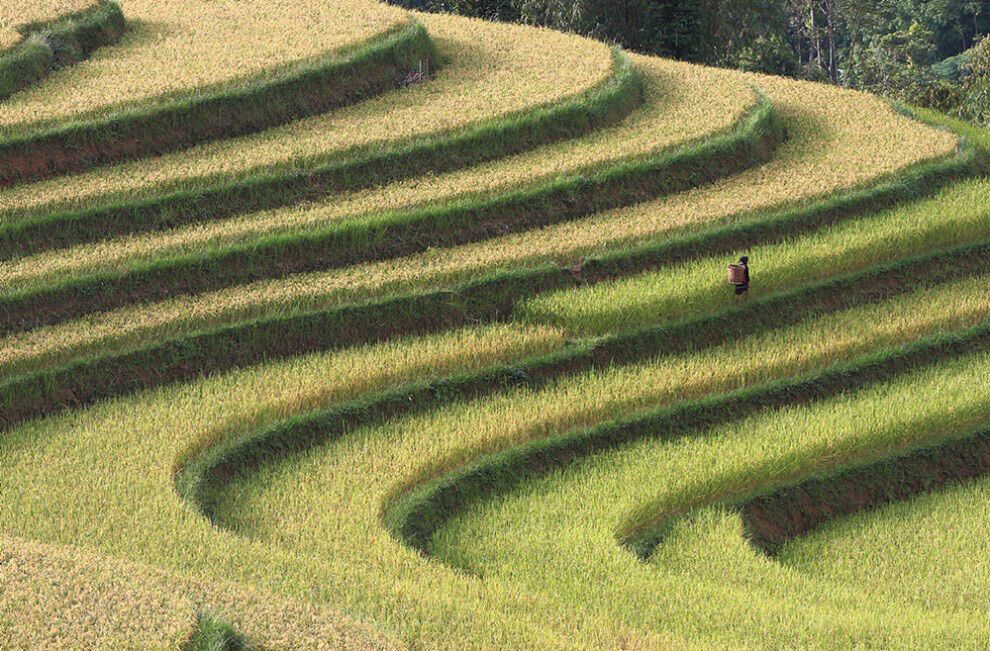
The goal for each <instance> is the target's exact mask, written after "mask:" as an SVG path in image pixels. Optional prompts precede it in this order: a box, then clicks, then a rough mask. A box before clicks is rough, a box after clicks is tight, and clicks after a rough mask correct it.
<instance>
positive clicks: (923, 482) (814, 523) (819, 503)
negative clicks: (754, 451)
mask: <svg viewBox="0 0 990 651" xmlns="http://www.w3.org/2000/svg"><path fill="white" fill-rule="evenodd" d="M987 475H990V431H987V430H985V429H982V430H979V431H975V432H970V433H969V434H968V435H966V436H963V437H960V438H958V439H955V440H950V441H948V442H944V443H940V444H938V445H925V446H922V447H917V448H914V449H911V450H909V451H907V452H904V451H900V452H899V453H898V454H895V455H893V456H890V457H888V458H884V459H882V460H880V461H877V462H874V463H866V464H860V465H855V466H850V467H842V468H839V469H837V471H836V469H833V470H832V471H831V472H826V473H822V474H821V475H816V476H814V477H809V478H806V479H805V480H804V481H801V482H799V483H796V484H793V485H791V486H787V487H785V488H778V489H774V490H773V491H772V492H769V493H765V494H762V495H758V496H756V497H751V498H749V499H746V500H745V501H743V502H741V503H735V504H732V505H731V506H733V507H736V508H738V509H739V510H740V511H741V513H742V516H743V523H744V525H745V530H746V536H747V538H748V539H749V541H750V542H751V543H752V544H753V545H755V546H756V547H757V548H759V549H761V550H762V551H764V552H765V553H766V554H768V555H770V556H773V555H775V554H776V553H777V552H778V551H779V549H780V547H781V546H782V545H783V544H784V543H786V542H787V541H789V540H792V539H794V538H798V537H799V536H803V535H806V534H808V533H809V532H811V531H813V530H814V529H816V528H818V527H820V526H822V525H824V524H826V523H827V522H829V521H831V520H834V519H837V518H841V517H846V516H850V515H853V514H855V513H859V512H862V511H867V510H873V509H877V508H881V507H883V506H885V505H888V504H892V503H894V502H901V501H906V500H909V499H913V498H915V497H918V496H920V495H923V494H926V493H930V492H933V491H936V490H939V489H943V488H947V487H949V486H953V485H956V484H960V483H963V482H965V481H968V480H972V479H978V478H981V477H985V476H987Z"/></svg>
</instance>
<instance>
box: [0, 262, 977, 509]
mask: <svg viewBox="0 0 990 651" xmlns="http://www.w3.org/2000/svg"><path fill="white" fill-rule="evenodd" d="M988 262H990V243H986V244H984V245H980V246H967V247H965V248H963V249H960V250H957V251H954V252H951V253H946V254H943V255H941V256H939V257H933V256H925V257H923V258H915V259H912V260H908V261H902V262H899V263H897V264H893V265H887V266H885V267H883V268H878V269H874V270H870V271H869V272H863V273H859V274H855V275H853V276H849V277H845V278H841V279H836V280H832V281H829V282H826V283H819V284H817V285H814V286H811V287H806V288H802V289H801V290H798V291H795V292H788V293H786V294H782V295H779V296H776V297H769V298H765V299H761V300H759V301H754V302H753V303H750V304H748V305H745V306H740V307H736V308H732V309H730V310H728V311H725V312H723V313H720V314H717V315H713V316H709V317H703V318H695V319H688V320H682V321H679V322H676V323H672V324H669V325H664V326H659V327H653V328H648V329H644V330H641V331H637V332H632V333H625V334H619V335H611V336H608V337H603V338H600V339H593V340H585V341H581V342H574V343H573V344H572V345H571V346H569V347H568V348H566V349H564V350H561V351H558V352H556V353H552V354H550V355H545V356H540V357H537V358H534V359H530V360H525V361H523V362H521V363H519V364H515V365H504V366H499V367H494V368H489V369H486V370H484V371H481V372H479V373H472V374H467V375H459V376H455V377H450V378H445V379H441V380H437V381H433V382H425V383H418V384H413V385H410V386H406V387H401V388H398V389H395V390H393V391H389V392H385V393H383V394H380V395H377V396H368V397H366V398H362V399H360V400H357V401H353V402H349V403H346V404H343V405H338V406H336V407H334V408H332V409H329V410H323V411H319V412H316V413H310V414H304V415H300V416H297V417H294V418H291V419H288V420H286V421H283V422H281V423H279V424H278V425H276V426H275V427H273V428H271V429H268V430H264V431H259V432H254V433H252V434H251V435H250V436H247V437H244V438H238V439H235V440H230V441H225V442H223V443H222V444H220V445H217V446H214V447H212V448H209V449H207V450H204V451H202V452H200V453H199V454H198V455H197V456H195V457H193V458H191V459H189V460H187V461H186V463H185V464H184V465H183V467H182V468H181V470H180V472H179V473H178V476H177V485H178V489H179V492H180V493H181V494H182V495H183V496H184V497H186V498H187V499H189V500H190V501H192V502H193V503H195V504H197V505H198V506H199V507H200V508H201V509H202V510H203V512H204V513H206V514H207V515H208V516H211V517H212V515H213V513H214V508H215V504H216V499H217V497H216V496H217V495H219V494H220V492H221V489H222V487H223V485H224V484H226V483H227V482H228V481H229V479H230V478H231V477H232V476H234V475H235V474H236V473H239V472H243V471H244V470H245V469H247V468H252V467H257V466H259V465H261V464H268V463H271V462H272V460H273V459H276V458H278V457H280V456H283V455H287V454H296V453H299V452H301V451H304V450H307V449H310V448H312V447H313V446H315V445H317V444H319V443H322V442H324V441H326V440H331V439H333V438H335V437H337V436H340V435H342V434H344V433H346V432H349V431H353V430H354V429H355V428H356V427H359V426H365V425H368V424H369V423H373V422H382V421H384V420H388V419H390V418H395V417H398V416H406V415H409V414H411V413H416V412H421V411H424V410H427V409H431V408H435V407H437V406H440V405H443V404H448V403H450V402H453V401H458V400H469V399H475V398H478V397H480V396H484V395H489V394H492V393H494V392H497V391H501V390H503V389H506V388H509V387H515V386H527V387H530V388H534V387H538V386H542V385H544V384H546V383H547V382H549V381H551V380H554V379H557V378H560V377H562V376H565V375H571V374H576V373H580V372H586V371H589V370H592V369H595V368H605V367H607V366H610V365H615V364H628V363H634V362H638V361H643V360H646V359H652V358H655V357H658V356H667V355H676V354H680V353H685V352H688V351H696V350H701V349H705V348H708V347H712V346H716V345H718V344H720V343H724V342H727V341H732V340H736V339H739V338H742V337H745V336H747V335H752V334H755V333H759V332H762V331H764V330H766V329H770V328H780V327H785V326H789V325H794V324H797V323H800V322H805V321H808V320H813V319H815V318H818V317H820V316H822V315H824V314H830V313H836V312H839V311H843V310H847V309H850V308H852V307H856V306H860V305H865V304H869V303H875V302H879V301H882V300H886V299H889V298H892V297H894V296H897V295H899V294H903V293H907V292H910V291H913V290H916V289H918V287H919V286H926V285H936V284H940V283H943V282H949V281H951V280H957V279H960V278H965V277H969V276H978V275H980V274H982V273H984V272H985V269H986V267H987V263H988ZM796 304H800V305H802V308H803V309H802V310H795V309H794V305H796ZM5 393H7V392H6V391H5ZM11 395H23V389H17V390H14V391H13V392H11Z"/></svg>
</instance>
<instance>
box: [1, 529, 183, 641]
mask: <svg viewBox="0 0 990 651" xmlns="http://www.w3.org/2000/svg"><path fill="white" fill-rule="evenodd" d="M156 574H160V572H159V573H156V572H153V571H149V570H148V569H147V568H143V569H140V570H139V569H138V566H136V565H134V564H133V563H124V562H117V561H112V560H110V559H108V558H106V557H104V556H100V555H97V554H95V553H91V552H85V551H82V550H74V549H69V548H64V547H56V546H52V545H43V544H40V543H33V542H28V541H23V540H17V539H13V538H9V537H3V538H0V649H25V650H27V649H113V648H117V649H178V648H179V646H180V645H181V644H182V643H183V642H185V641H186V640H188V639H189V638H190V636H191V635H192V633H193V631H194V629H195V626H196V609H195V606H194V604H193V602H192V601H191V600H189V599H188V598H187V597H185V596H183V595H180V594H177V593H176V592H175V591H173V590H170V589H167V588H166V586H165V585H164V584H163V582H162V581H161V579H160V577H159V576H156Z"/></svg>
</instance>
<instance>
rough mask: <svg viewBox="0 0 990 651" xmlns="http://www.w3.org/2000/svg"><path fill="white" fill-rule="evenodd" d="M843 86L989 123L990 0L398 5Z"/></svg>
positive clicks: (524, 0)
mask: <svg viewBox="0 0 990 651" xmlns="http://www.w3.org/2000/svg"><path fill="white" fill-rule="evenodd" d="M393 2H395V3H396V4H401V5H403V6H406V7H410V8H414V9H422V10H426V11H447V12H453V13H458V14H462V15H467V16H475V17H481V18H488V19H495V20H503V21H512V22H521V23H526V24H532V25H542V26H546V27H553V28H555V29H561V30H564V31H570V32H576V33H578V34H584V35H586V36H592V37H595V38H598V39H602V40H605V41H608V42H613V43H616V44H618V45H621V46H622V47H625V48H627V49H630V50H634V51H638V52H645V53H648V54H656V55H659V56H665V57H672V58H676V59H681V60H685V61H692V62H696V63H703V64H707V65H715V66H722V67H731V68H738V69H741V70H746V71H751V72H764V73H769V74H777V75H786V76H790V77H797V78H803V79H811V80H815V81H823V82H830V83H834V84H841V85H844V86H848V87H851V88H858V89H863V90H868V91H871V92H876V93H879V94H882V95H886V96H888V97H892V98H894V99H897V100H900V101H905V102H910V103H914V104H920V105H924V106H930V107H933V108H937V109H940V110H943V111H946V112H949V113H954V114H956V115H959V116H960V117H964V118H967V119H972V120H976V121H979V122H982V123H984V124H990V39H987V38H986V35H987V34H990V0H393Z"/></svg>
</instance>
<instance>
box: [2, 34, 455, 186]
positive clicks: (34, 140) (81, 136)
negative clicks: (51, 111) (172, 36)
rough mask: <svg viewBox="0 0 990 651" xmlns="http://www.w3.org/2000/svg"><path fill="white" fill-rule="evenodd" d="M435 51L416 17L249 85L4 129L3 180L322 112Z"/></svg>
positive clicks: (379, 88)
mask: <svg viewBox="0 0 990 651" xmlns="http://www.w3.org/2000/svg"><path fill="white" fill-rule="evenodd" d="M435 59H436V55H435V52H434V48H433V44H432V42H431V40H430V37H429V35H428V34H427V32H426V28H425V27H423V26H422V25H421V24H419V23H418V22H415V21H410V22H408V23H406V24H404V25H400V26H398V27H397V28H394V29H392V30H390V31H388V32H387V33H386V34H384V35H383V36H380V37H377V38H375V39H373V40H372V41H370V42H368V43H365V44H363V45H362V46H359V47H357V48H355V49H353V50H352V51H349V52H345V53H344V54H342V55H338V54H335V55H327V56H323V57H317V58H315V59H311V60H309V61H305V62H301V63H297V64H291V65H288V66H284V67H283V68H281V69H280V70H278V71H275V72H269V73H265V74H262V75H259V76H257V77H255V78H252V79H249V80H246V81H242V82H240V83H236V84H223V85H220V86H217V87H214V88H209V89H201V90H199V91H197V92H195V93H188V94H183V95H180V96H178V97H172V98H169V99H167V100H159V101H152V102H148V103H142V104H139V105H137V106H133V107H130V108H127V109H123V110H120V111H117V112H114V113H110V114H109V115H102V114H97V115H90V116H81V117H79V118H77V119H75V120H73V121H71V122H68V123H66V124H54V125H51V124H39V125H27V126H25V127H24V128H23V130H22V129H17V130H15V131H14V132H11V133H8V134H6V135H4V136H0V187H3V186H9V185H12V184H14V183H18V182H22V181H27V180H34V179H38V178H43V177H47V176H54V175H59V174H64V173H67V172H73V171H78V170H82V169H86V168H89V167H93V166H96V165H99V164H103V163H108V162H115V161H119V160H124V159H128V158H136V157H140V156H145V155H149V154H160V153H163V152H166V151H173V150H176V149H181V148H184V147H189V146H191V145H194V144H199V143H202V142H206V141H209V140H213V139H217V138H229V137H232V136H237V135H242V134H246V133H252V132H255V131H260V130H262V129H266V128H270V127H273V126H277V125H280V124H285V123H286V122H289V121H291V120H294V119H298V118H302V117H307V116H312V115H318V114H320V113H324V112H326V111H328V110H330V109H333V108H336V107H340V106H345V105H347V104H352V103H354V102H357V101H360V100H362V99H365V98H367V97H371V96H373V95H376V94H379V93H382V92H384V91H386V90H389V89H392V88H396V87H398V86H399V85H401V83H402V81H403V79H404V78H405V76H406V75H407V74H408V73H410V72H412V71H414V70H416V69H418V66H419V64H420V62H422V61H424V60H431V61H433V60H435Z"/></svg>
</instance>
